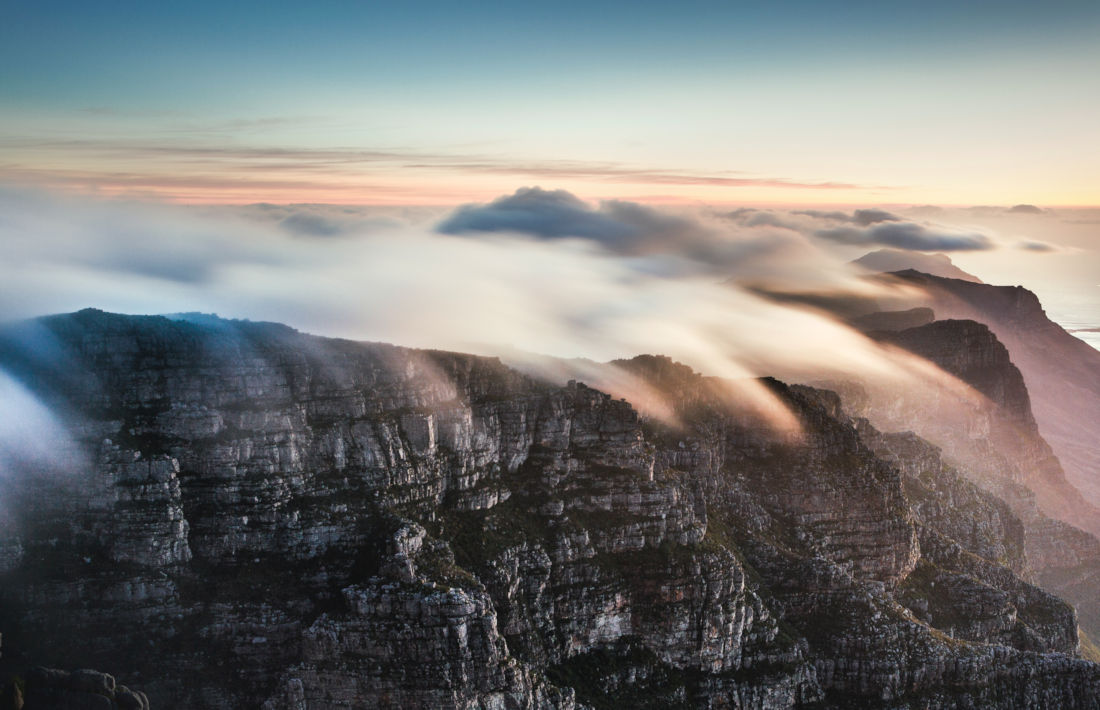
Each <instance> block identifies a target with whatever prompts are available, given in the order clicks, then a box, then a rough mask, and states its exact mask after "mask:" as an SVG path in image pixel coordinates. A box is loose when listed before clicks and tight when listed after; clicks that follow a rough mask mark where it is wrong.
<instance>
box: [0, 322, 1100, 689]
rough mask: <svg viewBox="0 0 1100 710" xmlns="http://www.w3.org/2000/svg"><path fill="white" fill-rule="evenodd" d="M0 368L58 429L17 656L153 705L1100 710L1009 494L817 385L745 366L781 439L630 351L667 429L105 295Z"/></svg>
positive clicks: (578, 390) (1, 627)
mask: <svg viewBox="0 0 1100 710" xmlns="http://www.w3.org/2000/svg"><path fill="white" fill-rule="evenodd" d="M0 366H2V367H3V368H4V369H5V370H7V371H9V372H11V373H13V374H14V375H15V376H17V377H18V378H19V379H20V381H22V382H24V383H25V384H26V385H27V386H28V387H29V388H30V389H32V390H33V391H34V392H35V393H36V394H37V395H38V396H39V397H41V398H42V399H43V400H44V401H46V402H48V403H49V404H50V405H51V407H52V408H53V409H54V411H56V412H59V413H61V414H60V415H61V416H62V417H63V418H64V420H65V421H66V422H67V424H68V426H69V428H70V430H71V431H72V432H73V434H74V437H75V438H76V440H77V441H76V443H77V446H76V447H74V448H73V449H71V450H69V449H66V450H57V451H55V452H54V454H55V456H54V457H53V458H54V460H53V461H52V462H51V463H52V466H51V467H50V468H48V469H47V468H43V467H42V466H40V465H37V464H36V462H34V461H28V462H24V463H23V464H22V465H21V467H20V470H18V471H6V472H5V474H6V475H4V476H0V485H2V486H3V487H4V490H3V491H2V499H0V500H3V502H4V504H5V506H6V507H5V512H6V513H7V515H5V516H3V517H0V521H2V527H0V563H2V566H0V631H2V632H3V633H4V642H5V655H4V658H3V659H0V663H3V664H5V665H6V666H7V667H9V668H10V667H14V666H17V665H19V664H34V663H42V664H48V665H53V666H59V667H81V666H89V665H90V666H93V667H97V668H101V669H104V670H106V671H108V672H112V673H118V674H119V675H121V676H123V677H126V678H127V679H128V681H129V682H131V683H133V685H134V686H135V687H139V688H141V689H142V690H143V691H145V692H146V693H147V694H148V695H149V698H150V700H151V701H152V705H153V707H156V708H171V707H180V708H182V707H187V708H239V707H261V706H262V707H265V708H271V709H273V710H274V709H277V708H298V707H303V706H306V707H310V708H349V707H454V708H474V707H561V708H570V707H576V706H577V705H578V704H583V705H585V706H589V707H623V706H635V707H671V706H684V707H714V706H731V707H746V708H754V707H755V708H776V707H797V706H806V705H813V704H817V705H818V706H820V705H821V704H824V705H825V706H830V707H851V706H853V705H861V706H875V705H877V704H880V703H889V704H891V705H905V704H919V705H920V706H921V707H973V706H979V707H1053V706H1059V707H1067V708H1072V707H1097V706H1098V701H1097V698H1098V697H1100V667H1098V666H1095V665H1093V664H1091V663H1088V662H1086V661H1083V660H1081V659H1079V658H1076V657H1075V653H1076V648H1077V638H1076V619H1075V615H1074V613H1073V610H1072V609H1071V608H1070V607H1069V606H1067V605H1066V604H1064V603H1063V602H1061V601H1059V600H1057V599H1056V598H1054V597H1052V596H1051V595H1049V594H1046V593H1045V592H1043V591H1042V590H1039V589H1037V588H1035V587H1032V586H1031V585H1029V584H1028V583H1027V582H1026V581H1024V580H1023V579H1021V576H1020V574H1021V573H1022V571H1023V570H1024V568H1025V567H1026V562H1025V560H1024V559H1022V558H1021V556H1020V551H1019V550H1020V543H1019V534H1018V527H1017V525H1018V521H1017V522H1013V520H1014V519H1013V518H1012V516H1011V513H1009V512H1008V510H1007V508H1006V507H1005V506H1004V505H1003V504H1001V503H999V502H997V501H996V500H994V499H993V498H992V497H989V496H987V495H986V496H984V497H983V494H981V493H980V492H976V491H975V490H971V489H968V488H966V486H965V485H964V483H963V482H961V481H959V480H957V477H953V476H952V475H950V473H949V472H944V471H942V470H941V471H938V472H937V471H936V470H935V466H934V465H932V464H931V463H928V462H929V461H931V459H932V458H934V457H932V456H931V455H930V454H928V453H927V451H925V450H923V449H920V446H919V445H917V446H916V448H917V449H920V451H921V452H923V453H919V455H918V454H913V453H912V452H910V451H909V450H908V449H906V448H905V447H904V446H901V445H900V444H898V443H897V442H896V441H894V440H891V439H888V438H887V439H884V441H887V442H888V443H889V442H893V444H890V445H889V446H887V444H883V443H882V441H880V440H879V439H877V438H875V437H876V436H880V435H878V434H877V433H874V432H873V431H872V430H871V429H870V428H869V426H868V425H867V424H866V423H864V424H860V423H859V422H854V421H851V420H849V419H848V418H847V417H846V416H845V415H844V414H843V412H842V411H841V407H840V401H839V399H838V398H837V397H836V396H835V395H832V394H831V393H828V392H823V391H820V390H814V389H810V388H802V387H788V386H786V385H783V384H782V383H778V382H775V381H769V382H766V383H765V384H766V385H767V386H768V387H769V388H770V389H771V390H772V392H773V393H774V394H775V395H776V397H777V398H778V399H779V401H781V402H782V403H783V404H784V406H786V407H787V408H788V409H789V410H790V413H791V416H792V417H793V419H794V421H796V422H797V424H798V428H797V430H778V431H777V430H776V429H775V428H774V427H773V426H772V425H770V424H768V423H767V422H766V421H763V420H761V418H760V416H759V415H758V414H757V413H755V412H753V411H752V410H749V409H745V408H743V407H742V406H741V405H740V403H739V402H738V401H737V400H736V399H731V397H730V396H729V390H728V388H726V387H725V386H724V385H723V383H721V382H720V381H717V380H712V379H709V378H704V377H701V376H699V375H696V374H694V373H692V372H691V371H690V370H688V369H687V368H684V367H683V366H679V365H676V364H675V363H672V362H670V361H668V360H667V359H664V358H654V357H641V358H636V359H635V360H632V361H628V362H624V363H619V367H621V368H622V369H624V370H626V371H629V372H631V373H633V374H634V375H635V376H637V377H641V378H643V379H644V380H646V381H647V382H648V383H649V384H650V385H651V386H652V387H653V388H654V389H655V390H657V391H660V392H662V393H663V394H664V396H665V397H666V398H667V399H668V400H669V402H670V403H672V405H673V408H674V410H675V412H676V417H675V420H676V421H675V423H672V422H671V421H666V422H663V421H658V420H651V419H645V418H642V417H640V416H639V415H638V414H637V412H636V411H635V410H634V409H633V407H632V406H631V405H630V404H629V403H627V402H625V401H621V400H614V399H612V398H611V397H609V396H608V395H606V394H603V393H601V392H598V391H596V390H593V389H590V388H588V387H586V386H584V385H582V384H579V383H568V384H564V385H562V384H555V383H547V382H542V381H538V380H534V379H531V378H529V377H525V376H523V375H521V374H519V373H517V372H515V371H513V370H510V369H509V368H507V367H505V366H503V365H502V364H501V363H500V362H499V361H496V360H493V359H486V358H478V357H473V356H467V355H459V354H454V353H442V352H431V351H417V350H409V349H404V348H398V347H394V346H389V345H382V344H363V343H351V342H347V341H338V340H327V339H322V338H316V337H311V336H306V335H302V334H299V333H297V332H295V331H292V330H290V329H288V328H285V327H283V326H277V325H273V324H254V323H240V322H226V321H216V322H202V323H187V322H178V321H171V320H168V319H164V318H150V317H125V316H115V315H110V314H105V313H101V312H97V311H82V312H80V313H77V314H73V315H70V316H59V317H53V318H47V319H41V320H38V321H33V322H29V323H26V324H21V325H19V326H15V327H10V328H7V329H5V330H3V331H2V332H0ZM881 436H885V435H881ZM886 448H889V449H890V454H889V456H887V454H886V453H885V451H886ZM876 450H880V451H879V453H876ZM890 457H893V458H890ZM921 462H924V463H921ZM914 481H916V483H914ZM918 484H919V486H918ZM916 491H919V502H917V503H916V504H914V501H915V500H917V499H918V495H917V493H916ZM958 501H966V506H965V507H964V508H961V509H957V506H956V505H955V503H957V502H958ZM974 521H984V522H981V523H980V524H977V526H976V524H975V522H974ZM138 630H140V631H138ZM952 634H953V635H954V637H955V638H952V637H951V635H952Z"/></svg>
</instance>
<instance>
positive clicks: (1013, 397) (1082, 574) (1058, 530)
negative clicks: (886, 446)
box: [838, 320, 1100, 633]
mask: <svg viewBox="0 0 1100 710" xmlns="http://www.w3.org/2000/svg"><path fill="white" fill-rule="evenodd" d="M872 335H874V336H875V337H877V338H879V339H880V340H883V341H885V342H889V343H893V344H895V345H898V346H901V347H904V348H905V349H907V350H909V351H911V352H913V353H916V354H918V355H921V356H922V357H925V358H927V359H928V360H930V361H932V362H934V363H935V364H937V365H938V366H940V367H941V368H942V369H943V370H945V371H947V372H949V373H951V374H953V375H955V376H957V377H958V378H959V379H961V380H962V381H963V382H965V383H967V384H969V385H970V386H972V387H973V388H974V389H975V390H977V391H978V392H980V393H981V394H982V395H983V396H984V398H985V399H984V400H983V401H980V402H976V403H975V402H973V401H966V400H957V399H950V398H944V399H940V398H937V397H919V396H916V395H915V393H912V392H906V391H902V390H895V391H890V392H875V393H873V394H871V393H869V392H868V391H867V390H865V389H863V388H862V387H860V386H858V385H856V386H845V385H838V386H839V387H840V389H842V390H844V391H845V394H846V398H845V402H846V406H847V407H848V408H849V409H850V411H852V412H853V413H854V414H856V415H858V416H868V417H870V418H872V419H873V420H874V421H875V422H876V423H877V424H878V425H879V426H883V427H886V428H889V429H893V430H905V429H910V430H913V431H916V432H918V433H920V434H921V435H922V436H924V437H927V438H928V439H930V440H932V441H935V442H936V443H937V444H938V445H939V446H942V447H943V449H944V452H945V454H946V455H947V457H948V458H950V459H951V461H952V463H953V465H954V466H957V467H958V468H959V469H961V470H962V471H964V472H965V474H966V475H967V476H968V478H970V479H971V480H973V481H977V482H979V483H980V484H981V485H982V486H983V487H984V488H986V489H987V490H990V491H993V492H995V493H996V495H998V496H1000V497H1001V498H1003V499H1004V500H1005V501H1007V502H1008V503H1009V504H1010V505H1011V507H1012V509H1013V510H1014V511H1015V513H1016V515H1018V516H1019V518H1020V519H1021V520H1022V522H1023V525H1024V532H1025V536H1024V539H1025V547H1026V549H1027V558H1028V564H1029V568H1030V574H1032V575H1033V576H1034V578H1035V579H1036V580H1038V581H1039V582H1040V583H1041V584H1042V585H1043V586H1044V587H1045V588H1047V589H1050V590H1051V591H1053V592H1054V593H1056V594H1058V595H1059V596H1062V597H1064V598H1065V599H1068V600H1070V601H1071V602H1073V604H1074V605H1075V606H1076V607H1077V609H1078V611H1079V613H1080V614H1081V622H1082V626H1083V627H1084V628H1086V629H1087V630H1088V631H1089V632H1090V633H1100V599H1098V598H1097V596H1096V594H1095V589H1096V584H1097V583H1100V540H1098V539H1097V537H1096V535H1095V534H1094V533H1090V532H1086V531H1085V530H1082V529H1080V528H1079V527H1074V526H1073V525H1070V524H1067V523H1066V522H1065V521H1073V522H1075V523H1077V525H1079V526H1081V527H1086V526H1087V529H1089V530H1090V531H1095V530H1097V529H1100V525H1098V521H1100V513H1098V511H1097V510H1096V509H1095V507H1093V506H1092V505H1091V504H1090V503H1089V502H1087V501H1085V500H1083V499H1082V497H1081V495H1080V494H1079V492H1078V491H1077V490H1076V489H1075V488H1074V487H1073V486H1072V485H1070V484H1069V482H1068V481H1067V480H1066V477H1065V475H1064V473H1063V471H1062V469H1061V466H1060V465H1059V462H1058V460H1057V458H1056V457H1055V456H1054V455H1053V453H1052V451H1051V448H1050V446H1049V445H1047V443H1046V442H1045V441H1044V439H1043V437H1042V436H1041V435H1040V434H1039V431H1038V428H1037V426H1036V423H1035V420H1034V417H1033V416H1032V414H1031V408H1030V396H1029V392H1028V389H1027V387H1026V386H1025V384H1024V380H1023V377H1022V375H1021V373H1020V371H1019V370H1018V369H1017V368H1016V367H1015V365H1014V364H1013V362H1012V361H1011V359H1010V358H1009V353H1008V350H1007V349H1006V348H1005V347H1004V345H1003V344H1002V343H1000V341H999V340H998V339H997V337H996V336H995V335H994V334H993V333H992V332H991V331H990V330H989V329H988V328H987V327H986V326H985V325H983V324H981V323H977V322H974V321H968V320H945V321H936V322H934V323H930V324H927V325H924V326H920V327H916V328H910V329H905V330H901V331H894V332H877V333H872ZM1022 572H1023V573H1024V574H1025V575H1026V574H1028V571H1027V570H1022Z"/></svg>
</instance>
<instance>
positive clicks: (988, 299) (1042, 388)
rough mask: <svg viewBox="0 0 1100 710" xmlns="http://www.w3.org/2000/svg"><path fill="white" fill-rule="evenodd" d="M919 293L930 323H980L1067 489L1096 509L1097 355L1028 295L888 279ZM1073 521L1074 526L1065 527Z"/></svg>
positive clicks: (1099, 444) (1099, 454)
mask: <svg viewBox="0 0 1100 710" xmlns="http://www.w3.org/2000/svg"><path fill="white" fill-rule="evenodd" d="M894 276H895V277H896V278H898V279H900V280H902V281H903V282H904V283H907V284H914V285H918V286H920V287H921V288H922V289H923V291H924V293H925V296H924V297H923V298H922V299H921V303H920V304H919V305H923V306H927V307H930V308H932V309H933V310H934V311H935V313H936V316H937V318H964V319H970V320H975V321H978V322H981V323H984V324H986V325H987V326H988V327H989V329H990V330H991V331H993V333H995V334H996V336H997V338H998V339H999V340H1000V341H1001V342H1003V343H1004V344H1005V346H1006V347H1007V348H1008V351H1009V353H1011V356H1012V361H1013V362H1014V363H1015V364H1016V366H1017V367H1019V368H1020V372H1021V373H1022V375H1023V378H1024V382H1025V383H1026V384H1027V389H1028V391H1029V392H1030V393H1031V401H1032V409H1033V411H1034V414H1035V420H1036V423H1037V424H1038V426H1039V431H1040V432H1041V433H1042V435H1043V438H1044V439H1045V440H1046V441H1047V442H1049V444H1050V446H1051V448H1052V449H1053V451H1054V453H1055V455H1056V456H1057V457H1058V460H1059V461H1060V462H1061V465H1062V467H1063V468H1064V469H1065V473H1066V477H1067V479H1068V480H1069V482H1070V483H1071V484H1072V485H1073V486H1074V487H1075V488H1076V489H1078V490H1079V491H1080V492H1081V494H1082V496H1083V497H1084V499H1085V500H1087V501H1088V502H1089V503H1091V504H1092V505H1094V506H1100V351H1097V350H1096V349H1095V348H1093V347H1091V346H1089V345H1088V344H1087V343H1084V342H1082V341H1081V340H1079V339H1078V338H1075V337H1074V336H1073V335H1071V334H1070V333H1067V332H1066V331H1065V330H1064V329H1063V328H1062V327H1061V326H1059V325H1058V324H1057V323H1054V322H1053V321H1051V320H1050V319H1049V318H1048V317H1047V315H1046V313H1045V312H1044V311H1043V308H1042V305H1041V304H1040V303H1039V299H1038V298H1037V297H1036V296H1035V294H1034V293H1032V292H1031V291H1028V290H1027V289H1025V288H1023V287H1021V286H990V285H986V284H973V283H968V282H965V281H960V280H957V279H945V278H939V277H936V276H930V275H928V274H922V273H918V272H915V271H902V272H900V273H898V274H895V275H894ZM1070 522H1075V521H1072V520H1071V521H1070Z"/></svg>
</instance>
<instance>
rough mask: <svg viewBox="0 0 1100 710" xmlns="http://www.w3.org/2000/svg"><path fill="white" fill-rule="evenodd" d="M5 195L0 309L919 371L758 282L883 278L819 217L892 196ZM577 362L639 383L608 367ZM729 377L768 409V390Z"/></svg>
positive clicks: (714, 361) (884, 374)
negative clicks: (329, 201) (854, 261)
mask: <svg viewBox="0 0 1100 710" xmlns="http://www.w3.org/2000/svg"><path fill="white" fill-rule="evenodd" d="M519 198H522V199H519ZM532 204H533V205H534V207H532ZM0 208H2V210H0V215H2V216H0V238H2V239H3V243H4V244H5V252H6V254H5V256H6V257H7V258H6V259H5V260H4V261H3V263H2V264H0V319H4V320H11V319H16V318H26V317H32V316H37V315H42V314H46V313H54V312H69V311H74V310H79V309H81V308H86V307H96V308H101V309H103V310H107V311H114V312H123V313H142V314H150V313H153V314H155V313H176V312H191V311H198V312H206V313H216V314H219V315H221V316H223V317H230V318H247V319H251V320H270V321H277V322H282V323H286V324H288V325H291V326H292V327H295V328H298V329H300V330H304V331H308V332H312V333H316V334H320V335H327V336H338V337H345V338H351V339H357V340H375V341H386V342H392V343H395V344H398V345H406V346H413V347H431V348H441V349H450V350H458V351H464V352H475V353H482V354H495V355H500V356H502V357H504V358H505V359H506V360H507V361H509V362H512V363H515V364H522V365H524V366H526V367H533V365H532V363H533V362H537V361H539V357H541V356H554V357H557V358H564V359H575V358H583V359H586V360H588V361H591V362H605V361H609V360H613V359H617V358H629V357H632V356H634V355H637V354H642V353H651V354H663V355H667V356H669V357H671V358H673V359H675V360H678V361H680V362H683V363H685V364H687V365H689V366H691V367H692V368H694V369H695V370H697V371H699V372H701V373H703V374H706V375H712V376H718V377H723V378H728V379H733V380H741V381H745V380H748V379H751V378H753V377H756V376H761V375H773V376H777V377H780V378H781V379H787V380H792V381H805V380H806V379H810V378H820V377H840V376H845V375H849V376H858V377H860V378H881V379H883V380H884V381H896V382H899V383H900V382H908V383H912V382H913V381H914V378H916V379H917V380H920V379H921V378H926V377H928V376H929V375H928V372H927V369H926V368H922V367H919V366H918V365H916V364H914V363H913V362H912V359H911V358H907V357H905V356H903V355H900V354H898V353H895V352H891V351H887V350H884V349H883V348H881V347H880V346H879V345H877V344H876V343H874V342H873V341H871V340H869V339H867V338H866V337H864V336H863V335H862V334H860V333H858V332H856V331H855V330H853V329H851V328H849V327H848V326H846V325H844V324H843V323H841V322H838V321H836V320H834V319H833V318H832V317H830V316H828V315H826V314H824V313H822V312H819V311H815V310H813V309H809V308H806V307H802V306H797V305H791V304H784V303H777V302H775V301H774V300H771V299H767V298H764V297H762V296H760V295H757V294H758V293H760V292H761V291H762V290H767V289H771V290H779V291H787V292H791V291H795V292H797V291H808V292H815V293H829V294H834V295H857V296H861V297H867V296H876V295H881V294H882V290H883V289H886V288H889V287H888V286H884V285H882V284H873V283H872V282H870V281H868V280H866V279H864V278H862V276H861V275H860V273H858V272H857V270H856V269H854V268H853V267H851V266H850V265H849V264H848V263H847V259H848V255H847V254H846V253H844V252H843V251H835V250H834V248H833V247H834V245H832V244H831V243H830V240H829V239H824V240H821V239H818V238H815V234H816V233H818V232H820V231H821V230H822V228H823V225H828V224H834V225H835V224H836V222H837V221H838V219H840V218H844V219H847V221H849V222H852V223H854V224H857V225H858V224H864V223H868V224H878V223H882V222H883V221H884V220H887V218H889V221H887V222H885V223H887V224H901V222H899V221H898V218H896V217H895V216H894V215H892V214H889V213H885V212H882V213H881V214H879V213H876V214H875V215H873V219H872V220H871V221H868V218H867V214H865V213H864V212H866V211H864V212H859V211H857V212H855V213H853V214H852V216H851V217H844V214H843V213H835V212H833V213H823V214H813V213H806V212H803V213H782V214H778V213H771V212H766V213H765V212H761V211H759V210H742V211H740V214H736V215H732V216H731V214H720V213H713V212H706V211H703V210H694V211H690V210H679V211H667V212H666V211H659V210H657V209H655V208H652V207H648V206H643V205H637V204H634V203H624V202H621V201H613V202H604V203H602V204H600V205H598V206H591V205H588V204H587V203H585V202H583V201H581V200H579V199H577V198H575V197H573V196H572V195H569V194H568V193H564V194H563V193H561V192H560V191H559V192H549V191H541V190H538V189H529V190H521V191H518V192H517V193H516V196H513V197H511V198H501V199H500V200H497V201H495V202H493V203H491V204H489V205H483V206H478V205H473V206H466V207H463V208H460V209H459V210H455V211H453V212H448V211H446V210H431V209H427V208H425V209H420V210H408V209H401V210H397V209H389V210H387V209H384V208H347V207H335V206H318V205H287V206H271V205H258V206H249V207H242V208H225V207H223V208H202V207H187V206H180V205H165V204H157V203H149V202H136V201H121V200H100V199H94V198H88V197H75V196H71V195H60V194H51V193H43V192H29V191H16V190H7V191H0ZM524 210H526V212H525V211H524ZM532 210H533V211H532ZM532 214H534V215H536V216H537V219H534V218H533V217H532ZM761 214H767V215H772V217H769V218H767V219H760V215H761ZM517 215H518V217H517ZM838 215H840V218H838ZM559 217H562V219H564V220H565V222H564V224H565V225H574V226H575V225H578V224H580V225H582V226H583V227H584V228H583V229H577V228H570V227H568V226H561V224H558V223H556V222H555V219H558V218H559ZM486 220H488V222H487V223H488V224H489V225H490V226H489V228H488V229H480V228H479V225H481V224H482V223H486ZM288 225H289V226H288ZM456 225H458V226H461V229H459V228H458V226H456ZM986 246H987V245H983V249H984V248H986ZM761 285H764V286H766V287H767V288H765V289H761ZM559 374H560V375H561V376H562V377H564V376H568V375H569V373H564V372H563V373H559ZM582 374H583V373H582ZM588 377H589V379H600V381H601V382H604V383H606V384H607V386H608V387H609V389H616V390H619V392H618V394H619V395H620V396H626V395H627V394H629V393H630V392H634V393H635V394H637V391H636V387H634V386H633V385H630V386H624V385H622V382H623V380H622V378H619V377H617V376H599V377H597V374H596V373H593V372H591V371H590V372H589V373H588ZM615 383H619V384H615ZM742 394H743V395H744V396H745V397H747V398H749V399H753V398H757V399H759V400H760V405H761V408H762V410H764V411H770V410H774V406H773V404H774V403H771V402H769V401H765V400H768V399H769V398H770V395H768V394H767V392H766V390H765V389H764V388H760V387H752V386H751V385H745V387H744V388H743V392H742ZM639 399H645V398H643V397H639ZM647 401H651V398H650V400H647ZM660 409H661V407H660V406H657V407H656V410H660Z"/></svg>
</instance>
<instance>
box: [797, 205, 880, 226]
mask: <svg viewBox="0 0 1100 710" xmlns="http://www.w3.org/2000/svg"><path fill="white" fill-rule="evenodd" d="M793 214H800V215H806V216H808V217H815V218H817V219H828V220H832V221H835V222H850V223H852V224H858V225H860V226H861V227H866V226H868V225H872V224H877V223H879V222H900V221H901V217H898V216H897V215H895V214H892V213H890V212H887V211H885V210H880V209H862V210H856V211H855V212H853V213H852V214H848V213H847V212H835V211H834V212H823V211H821V210H796V211H795V212H793Z"/></svg>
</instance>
